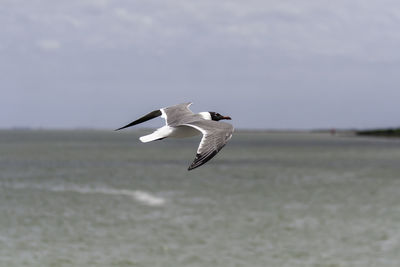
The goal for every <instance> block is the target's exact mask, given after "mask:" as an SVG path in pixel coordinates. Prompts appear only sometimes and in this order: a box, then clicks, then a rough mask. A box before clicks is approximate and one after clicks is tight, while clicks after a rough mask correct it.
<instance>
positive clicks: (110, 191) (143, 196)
mask: <svg viewBox="0 0 400 267" xmlns="http://www.w3.org/2000/svg"><path fill="white" fill-rule="evenodd" d="M0 185H1V186H3V187H8V188H14V189H25V188H33V189H39V190H46V191H53V192H74V193H80V194H104V195H115V196H128V197H131V198H133V199H135V200H136V201H138V202H140V203H142V204H145V205H148V206H162V205H164V204H165V202H166V200H165V199H164V198H161V197H157V196H154V195H152V194H151V193H149V192H146V191H142V190H127V189H115V188H109V187H88V186H78V185H64V184H58V185H33V184H29V183H0Z"/></svg>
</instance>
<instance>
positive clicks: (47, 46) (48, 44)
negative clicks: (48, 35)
mask: <svg viewBox="0 0 400 267" xmlns="http://www.w3.org/2000/svg"><path fill="white" fill-rule="evenodd" d="M36 45H37V46H38V47H39V48H40V49H42V50H44V51H54V50H57V49H59V48H60V47H61V44H60V42H59V41H57V40H51V39H46V40H39V41H37V42H36Z"/></svg>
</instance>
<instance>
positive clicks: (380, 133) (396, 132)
mask: <svg viewBox="0 0 400 267" xmlns="http://www.w3.org/2000/svg"><path fill="white" fill-rule="evenodd" d="M356 134H357V135H361V136H376V137H400V128H389V129H373V130H365V131H357V132H356Z"/></svg>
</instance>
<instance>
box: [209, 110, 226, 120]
mask: <svg viewBox="0 0 400 267" xmlns="http://www.w3.org/2000/svg"><path fill="white" fill-rule="evenodd" d="M209 113H210V115H211V119H212V120H213V121H219V120H231V117H228V116H222V115H221V114H219V113H217V112H212V111H209Z"/></svg>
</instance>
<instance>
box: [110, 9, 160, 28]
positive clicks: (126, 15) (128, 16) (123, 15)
mask: <svg viewBox="0 0 400 267" xmlns="http://www.w3.org/2000/svg"><path fill="white" fill-rule="evenodd" d="M114 13H115V15H116V16H117V17H118V18H120V19H122V20H125V21H129V22H132V23H135V24H141V25H144V26H151V25H152V24H153V18H152V17H150V16H146V15H142V14H135V13H132V12H129V11H128V10H126V9H125V8H115V9H114Z"/></svg>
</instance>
